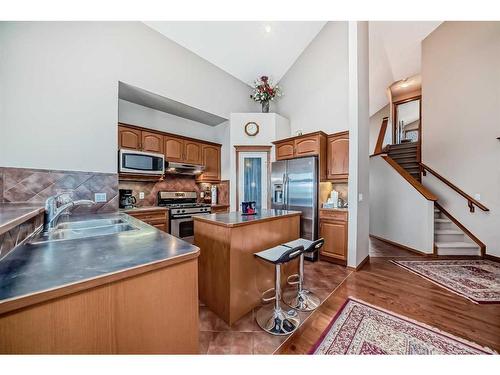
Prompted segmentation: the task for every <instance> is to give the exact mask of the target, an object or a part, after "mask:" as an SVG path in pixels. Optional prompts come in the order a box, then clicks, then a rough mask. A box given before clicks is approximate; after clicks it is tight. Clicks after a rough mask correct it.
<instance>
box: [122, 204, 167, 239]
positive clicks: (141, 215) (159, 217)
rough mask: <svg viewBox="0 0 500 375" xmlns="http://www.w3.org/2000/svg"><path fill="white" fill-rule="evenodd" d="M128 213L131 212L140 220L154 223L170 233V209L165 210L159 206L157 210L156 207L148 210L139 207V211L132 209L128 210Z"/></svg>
mask: <svg viewBox="0 0 500 375" xmlns="http://www.w3.org/2000/svg"><path fill="white" fill-rule="evenodd" d="M127 214H129V215H130V216H132V217H135V218H136V219H138V220H141V221H144V222H145V223H146V224H149V225H152V226H153V227H155V228H156V229H159V230H162V231H164V232H166V233H168V231H169V228H168V219H167V214H168V211H167V210H165V209H164V208H159V209H157V210H155V209H148V210H140V209H137V211H134V210H130V211H127Z"/></svg>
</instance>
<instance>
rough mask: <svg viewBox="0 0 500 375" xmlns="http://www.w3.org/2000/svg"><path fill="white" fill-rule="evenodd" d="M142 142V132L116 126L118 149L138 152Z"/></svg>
mask: <svg viewBox="0 0 500 375" xmlns="http://www.w3.org/2000/svg"><path fill="white" fill-rule="evenodd" d="M141 141H142V132H141V131H140V130H137V129H132V128H128V127H125V126H121V125H119V126H118V147H119V148H128V149H132V150H140V149H141Z"/></svg>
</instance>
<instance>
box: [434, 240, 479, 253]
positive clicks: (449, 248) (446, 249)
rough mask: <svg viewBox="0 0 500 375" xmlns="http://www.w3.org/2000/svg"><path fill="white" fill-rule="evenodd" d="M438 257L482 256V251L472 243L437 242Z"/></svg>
mask: <svg viewBox="0 0 500 375" xmlns="http://www.w3.org/2000/svg"><path fill="white" fill-rule="evenodd" d="M434 245H435V246H436V248H437V253H438V255H481V249H480V248H479V246H477V245H476V244H473V243H470V242H435V243H434Z"/></svg>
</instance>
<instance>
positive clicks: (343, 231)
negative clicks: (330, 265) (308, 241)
mask: <svg viewBox="0 0 500 375" xmlns="http://www.w3.org/2000/svg"><path fill="white" fill-rule="evenodd" d="M319 232H320V237H323V238H324V239H325V244H324V245H323V247H322V248H321V250H320V254H321V255H324V256H327V257H330V258H336V259H341V260H346V259H347V223H346V222H344V221H336V220H320V223H319Z"/></svg>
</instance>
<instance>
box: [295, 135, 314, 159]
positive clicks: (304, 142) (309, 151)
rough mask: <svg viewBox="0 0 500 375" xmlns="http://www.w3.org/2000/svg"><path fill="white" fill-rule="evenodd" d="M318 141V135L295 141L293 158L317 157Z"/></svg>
mask: <svg viewBox="0 0 500 375" xmlns="http://www.w3.org/2000/svg"><path fill="white" fill-rule="evenodd" d="M319 151H320V139H319V136H318V135H314V136H310V137H303V138H298V139H296V140H295V156H296V157H297V156H308V155H319Z"/></svg>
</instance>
